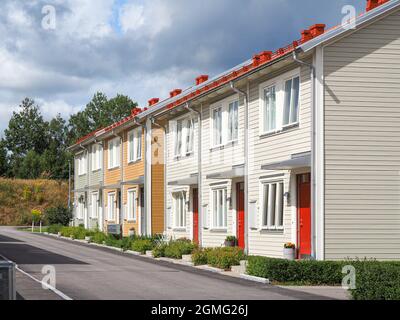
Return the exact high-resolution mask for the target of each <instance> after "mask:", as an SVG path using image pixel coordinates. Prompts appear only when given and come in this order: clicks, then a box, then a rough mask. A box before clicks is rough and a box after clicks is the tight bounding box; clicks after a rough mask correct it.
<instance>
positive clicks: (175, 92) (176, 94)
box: [169, 89, 182, 98]
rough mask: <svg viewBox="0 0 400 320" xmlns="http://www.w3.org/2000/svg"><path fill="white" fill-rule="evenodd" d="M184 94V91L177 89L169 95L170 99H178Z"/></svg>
mask: <svg viewBox="0 0 400 320" xmlns="http://www.w3.org/2000/svg"><path fill="white" fill-rule="evenodd" d="M181 93H182V89H175V90H173V91H171V92H170V93H169V95H170V97H171V98H173V97H176V96H178V95H180V94H181Z"/></svg>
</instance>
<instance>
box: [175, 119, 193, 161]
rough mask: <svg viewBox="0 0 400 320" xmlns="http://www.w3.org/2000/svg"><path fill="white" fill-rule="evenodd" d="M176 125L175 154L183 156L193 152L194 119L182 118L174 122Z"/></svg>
mask: <svg viewBox="0 0 400 320" xmlns="http://www.w3.org/2000/svg"><path fill="white" fill-rule="evenodd" d="M173 124H174V126H175V129H174V130H175V141H174V155H175V157H183V156H187V155H190V154H191V153H193V148H194V121H193V119H192V118H182V119H179V120H177V121H174V122H173Z"/></svg>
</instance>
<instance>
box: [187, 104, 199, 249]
mask: <svg viewBox="0 0 400 320" xmlns="http://www.w3.org/2000/svg"><path fill="white" fill-rule="evenodd" d="M185 108H186V109H187V110H188V111H190V112H194V113H197V116H198V122H199V124H198V126H199V128H198V131H199V133H198V143H197V171H198V173H197V184H198V186H197V190H198V191H197V195H198V200H197V202H198V204H197V206H198V209H197V210H198V215H199V226H198V230H199V231H198V232H199V234H198V238H199V245H200V246H202V243H203V236H202V234H203V205H202V182H203V180H202V167H201V161H202V157H201V147H202V115H201V111H198V110H195V109H193V108H191V107H190V105H189V103H188V102H187V103H186V105H185ZM201 109H203V105H201Z"/></svg>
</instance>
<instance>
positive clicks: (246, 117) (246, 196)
mask: <svg viewBox="0 0 400 320" xmlns="http://www.w3.org/2000/svg"><path fill="white" fill-rule="evenodd" d="M230 85H231V88H232V90H233V91H235V92H236V93H237V94H238V95H240V96H243V98H244V113H245V114H244V139H243V142H244V213H245V214H244V216H245V219H244V247H245V249H244V251H245V253H246V254H248V252H249V231H248V225H249V217H248V215H249V143H248V141H249V94H248V92H245V91H242V90H239V89H238V88H236V87H235V84H234V82H231V83H230ZM247 91H249V83H248V82H247Z"/></svg>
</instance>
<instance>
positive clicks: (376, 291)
mask: <svg viewBox="0 0 400 320" xmlns="http://www.w3.org/2000/svg"><path fill="white" fill-rule="evenodd" d="M350 292H351V294H352V296H353V299H355V300H400V263H399V262H369V263H364V264H361V265H359V266H358V267H356V289H355V290H350Z"/></svg>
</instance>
